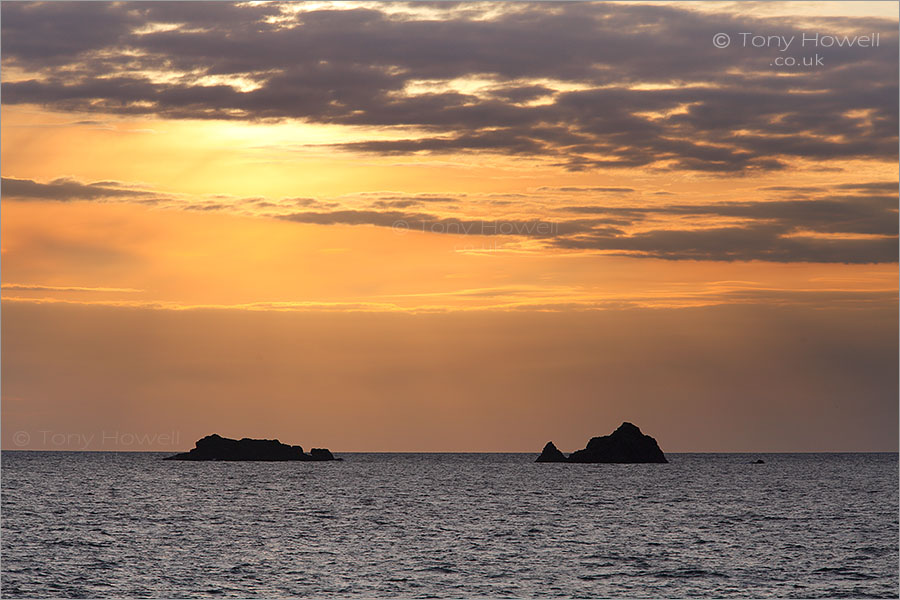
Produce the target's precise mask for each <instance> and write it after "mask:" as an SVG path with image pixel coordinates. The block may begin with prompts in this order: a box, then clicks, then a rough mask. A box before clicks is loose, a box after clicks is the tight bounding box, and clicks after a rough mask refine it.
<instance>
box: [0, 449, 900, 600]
mask: <svg viewBox="0 0 900 600" xmlns="http://www.w3.org/2000/svg"><path fill="white" fill-rule="evenodd" d="M162 456H164V454H155V453H101V452H90V453H64V452H25V451H19V452H3V453H2V595H3V597H5V598H17V597H29V598H40V597H73V598H74V597H91V598H97V597H109V596H114V597H190V598H206V597H214V598H218V597H266V598H277V597H297V596H306V597H309V596H312V597H332V596H339V597H404V598H420V597H422V598H424V597H440V598H445V597H453V598H471V597H506V598H508V597H575V598H596V597H611V596H612V597H616V596H625V597H685V596H707V597H741V596H742V597H748V596H749V597H766V596H775V597H788V598H790V597H801V598H817V597H828V598H833V597H884V598H889V597H893V598H896V597H897V596H898V591H900V590H898V478H897V475H898V464H897V455H896V454H770V455H766V454H754V455H741V454H669V455H668V457H669V459H670V461H671V462H670V463H669V464H667V465H567V464H535V463H533V462H532V461H533V460H534V458H535V456H536V455H535V454H344V455H343V456H344V457H345V459H346V460H345V461H344V462H334V463H190V462H171V461H162V460H160V458H161V457H162ZM759 457H761V458H763V459H764V460H765V461H766V464H763V465H753V464H748V463H749V462H750V460H752V459H755V458H759Z"/></svg>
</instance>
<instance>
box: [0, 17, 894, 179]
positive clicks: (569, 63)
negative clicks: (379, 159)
mask: <svg viewBox="0 0 900 600" xmlns="http://www.w3.org/2000/svg"><path fill="white" fill-rule="evenodd" d="M340 8H341V9H329V8H323V9H312V10H306V7H304V6H303V5H291V4H262V5H253V6H251V5H245V4H226V3H216V4H205V5H203V7H202V8H200V7H199V6H197V5H193V4H182V3H154V2H147V3H140V4H108V3H90V4H87V5H83V6H82V5H78V6H75V5H67V4H59V3H49V4H26V3H6V4H4V5H3V7H2V52H3V63H4V66H5V67H15V68H16V69H19V70H20V71H21V72H23V73H27V74H28V75H26V76H24V77H20V78H17V79H16V80H14V81H6V82H5V83H3V97H4V102H5V103H6V104H23V103H30V104H38V105H42V106H45V107H50V108H53V109H58V110H71V111H87V112H100V113H112V114H121V115H156V116H160V117H165V118H175V119H251V120H284V119H299V120H304V121H308V122H315V123H336V124H348V125H362V126H369V127H379V128H385V127H387V128H392V130H393V131H394V133H395V136H394V139H382V138H379V139H374V138H373V139H368V140H363V141H354V142H348V143H342V144H339V145H338V147H339V148H341V149H344V150H349V151H354V152H365V153H375V154H382V155H392V154H417V153H428V154H446V153H455V152H468V153H479V152H491V153H500V154H505V155H511V156H516V157H523V158H530V159H540V160H545V161H550V162H552V163H554V164H559V165H561V166H563V167H565V168H567V169H569V170H574V171H577V170H590V169H596V168H616V167H647V166H652V167H654V168H663V169H680V170H693V171H700V172H713V173H744V172H748V171H767V170H778V169H784V168H785V167H786V166H787V165H789V164H790V163H791V162H792V161H795V160H797V159H806V160H813V161H825V162H828V161H833V160H841V159H854V158H867V159H869V158H876V159H882V160H886V161H892V160H896V158H897V135H896V134H897V112H898V110H897V109H898V105H897V95H898V90H897V68H898V63H897V34H896V23H895V22H891V21H886V20H878V19H843V20H841V21H840V22H835V21H827V20H822V21H821V22H820V23H819V24H818V25H817V27H819V29H822V30H823V31H827V32H831V31H832V30H834V31H835V32H840V33H848V32H849V33H851V34H852V33H854V32H865V33H870V32H873V31H875V32H878V33H880V34H881V38H880V42H881V45H880V46H879V47H878V48H861V47H857V46H854V47H852V48H849V47H842V48H834V47H833V48H816V49H815V53H817V54H818V55H819V56H821V57H822V58H823V60H824V66H822V67H819V68H816V69H805V70H804V69H800V68H795V69H793V70H791V69H787V70H785V69H781V70H779V69H775V68H773V67H772V66H771V65H770V63H771V61H772V60H773V59H774V58H775V57H776V56H778V55H779V53H778V51H777V50H772V49H769V50H768V51H766V50H760V49H754V48H742V47H739V44H737V43H735V44H733V45H732V47H730V48H727V49H716V48H715V47H714V46H713V45H712V41H711V40H712V36H713V35H714V34H716V33H717V32H730V33H731V35H732V36H733V38H735V39H736V40H737V39H739V36H738V35H737V34H738V32H764V33H765V34H767V35H783V36H792V35H795V36H799V35H802V31H801V29H800V28H799V27H792V26H791V25H789V24H786V23H785V22H784V21H783V20H778V19H761V18H751V17H744V16H735V15H732V14H724V13H722V14H717V13H705V12H704V13H701V12H697V11H694V10H691V9H690V8H689V7H688V8H684V7H674V6H653V5H621V4H604V3H559V4H557V3H508V4H502V5H490V4H488V5H485V4H471V5H470V4H457V3H435V4H415V5H405V4H395V3H391V4H385V5H382V6H380V7H379V8H380V9H381V10H376V9H373V8H370V7H367V5H349V6H341V7H340ZM829 28H830V29H829Z"/></svg>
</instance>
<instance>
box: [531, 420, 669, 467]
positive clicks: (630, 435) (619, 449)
mask: <svg viewBox="0 0 900 600" xmlns="http://www.w3.org/2000/svg"><path fill="white" fill-rule="evenodd" d="M535 462H569V463H667V462H669V461H668V460H666V456H665V454H663V452H662V450H660V449H659V445H658V444H657V443H656V440H655V439H653V438H652V437H650V436H649V435H645V434H643V433H641V430H640V429H639V428H638V427H637V426H635V425H632V424H631V423H627V422H626V423H622V424H621V425H620V426H619V428H618V429H616V430H615V431H613V432H612V433H611V434H610V435H604V436H602V437H595V438H591V441H589V442H588V443H587V446H586V447H585V448H584V449H583V450H576V451H575V452H573V453H572V454H570V455H569V456H568V458H566V456H565V455H564V454H563V453H562V452H560V451H559V450H558V449H557V448H556V446H554V445H553V442H547V445H546V446H544V451H543V452H541V455H540V456H539V457H538V459H537V461H535Z"/></svg>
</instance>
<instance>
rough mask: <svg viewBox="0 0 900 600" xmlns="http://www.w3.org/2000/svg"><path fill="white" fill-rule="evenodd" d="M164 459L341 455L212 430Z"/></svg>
mask: <svg viewBox="0 0 900 600" xmlns="http://www.w3.org/2000/svg"><path fill="white" fill-rule="evenodd" d="M165 460H228V461H237V460H258V461H263V460H269V461H285V460H305V461H324V460H341V459H339V458H335V457H334V456H333V455H332V454H331V452H329V451H328V450H327V449H326V448H313V449H312V451H311V452H310V453H309V454H306V453H305V452H304V451H303V448H302V447H301V446H289V445H287V444H282V443H281V442H279V441H278V440H253V439H250V438H243V439H240V440H233V439H230V438H225V437H222V436H220V435H219V434H216V433H214V434H212V435H208V436H206V437H205V438H203V439H201V440H197V444H196V446H195V448H194V449H193V450H191V451H190V452H181V453H180V454H176V455H174V456H167V457H166V458H165Z"/></svg>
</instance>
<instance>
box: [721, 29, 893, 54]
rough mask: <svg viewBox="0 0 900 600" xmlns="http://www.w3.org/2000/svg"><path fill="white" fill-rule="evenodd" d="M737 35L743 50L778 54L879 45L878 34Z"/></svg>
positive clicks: (746, 33)
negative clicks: (803, 49) (805, 49)
mask: <svg viewBox="0 0 900 600" xmlns="http://www.w3.org/2000/svg"><path fill="white" fill-rule="evenodd" d="M738 35H739V36H740V40H741V46H743V47H744V48H776V49H778V50H779V51H780V52H787V51H788V50H790V49H791V47H792V46H793V47H794V48H877V47H878V46H880V45H881V34H880V33H869V34H866V35H852V36H851V35H823V34H820V33H805V32H804V33H803V34H801V35H799V36H798V35H790V36H787V35H760V34H755V33H750V32H741V33H738ZM717 45H719V44H717ZM720 47H721V46H720Z"/></svg>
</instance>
